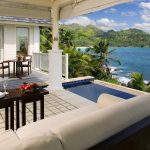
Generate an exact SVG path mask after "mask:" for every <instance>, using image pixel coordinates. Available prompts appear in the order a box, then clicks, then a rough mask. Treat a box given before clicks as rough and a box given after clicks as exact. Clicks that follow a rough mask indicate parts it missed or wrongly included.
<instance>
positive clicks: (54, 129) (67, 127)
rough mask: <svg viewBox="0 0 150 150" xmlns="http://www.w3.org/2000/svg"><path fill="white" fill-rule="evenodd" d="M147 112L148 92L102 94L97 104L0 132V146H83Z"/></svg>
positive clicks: (66, 149) (41, 149) (74, 149)
mask: <svg viewBox="0 0 150 150" xmlns="http://www.w3.org/2000/svg"><path fill="white" fill-rule="evenodd" d="M149 115H150V94H143V95H141V96H137V97H134V98H131V99H129V100H124V99H121V98H118V97H115V96H111V95H108V94H103V95H101V96H100V98H99V99H98V102H97V104H93V105H91V106H86V107H83V108H79V109H76V110H73V111H70V112H66V113H63V114H59V115H56V116H53V117H50V118H47V119H43V120H40V121H37V122H35V123H31V124H29V125H26V126H24V127H21V128H19V129H18V130H17V131H16V132H13V131H11V130H9V131H6V132H4V133H1V136H0V149H1V150H85V149H88V148H90V147H92V146H94V145H96V144H98V143H100V142H102V141H104V140H106V139H107V138H109V137H110V136H112V135H114V134H116V133H118V132H120V131H122V130H123V129H125V128H127V127H129V126H131V125H132V124H134V123H136V122H138V121H140V120H142V119H143V118H145V117H147V116H149Z"/></svg>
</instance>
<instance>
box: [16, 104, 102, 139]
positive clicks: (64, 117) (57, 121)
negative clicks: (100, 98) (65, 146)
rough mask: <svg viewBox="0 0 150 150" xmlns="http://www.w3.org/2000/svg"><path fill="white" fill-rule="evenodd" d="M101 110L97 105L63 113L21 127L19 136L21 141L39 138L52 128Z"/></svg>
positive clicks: (18, 132)
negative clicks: (34, 137) (32, 137)
mask: <svg viewBox="0 0 150 150" xmlns="http://www.w3.org/2000/svg"><path fill="white" fill-rule="evenodd" d="M97 109H99V108H98V106H97V105H91V106H87V107H84V108H80V109H75V110H72V111H69V112H66V113H62V114H59V115H55V116H52V117H50V118H46V119H44V120H40V121H37V122H34V123H32V124H29V125H26V126H24V127H21V128H19V129H18V130H17V135H18V136H19V138H20V139H22V138H26V137H31V136H35V135H36V136H39V135H40V134H43V133H44V132H45V133H46V132H49V131H50V130H51V128H53V127H56V126H59V125H61V124H64V123H65V122H69V121H71V120H73V119H75V118H77V117H79V116H84V115H87V114H88V113H91V112H92V111H95V110H97ZM39 131H40V132H39Z"/></svg>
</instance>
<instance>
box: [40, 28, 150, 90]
mask: <svg viewBox="0 0 150 150" xmlns="http://www.w3.org/2000/svg"><path fill="white" fill-rule="evenodd" d="M74 27H75V28H72V26H61V28H60V43H59V46H60V48H61V49H63V53H68V55H69V77H71V78H72V77H79V76H88V75H91V76H94V77H95V78H97V79H101V80H105V81H108V82H111V83H115V84H119V82H118V81H117V79H115V78H112V75H111V72H110V69H109V65H110V64H111V63H112V62H113V63H118V64H120V61H119V60H118V59H116V58H114V57H112V55H111V54H112V53H113V52H114V51H115V49H112V50H109V46H110V43H111V45H113V42H112V40H114V39H115V38H114V37H115V34H116V33H117V32H115V31H109V32H107V33H106V32H105V33H104V32H102V31H101V30H99V29H98V28H96V27H94V26H87V27H85V29H84V30H83V29H82V28H81V26H79V25H74ZM68 28H69V30H67V29H68ZM132 31H133V29H131V30H130V31H129V30H128V31H122V32H123V33H124V34H122V32H121V31H120V32H118V33H117V35H118V34H121V35H122V36H123V37H125V36H124V35H125V34H126V33H127V32H128V36H129V35H130V33H132V34H133V32H132ZM40 33H41V35H40V41H41V44H40V49H41V52H43V53H47V50H49V49H51V47H52V34H51V29H50V28H43V27H41V29H40ZM135 33H136V36H137V37H139V35H140V34H142V35H143V39H144V41H145V42H147V37H149V35H147V34H146V33H144V32H142V31H139V30H135V32H134V34H135ZM110 34H112V35H113V36H109V35H110ZM134 34H133V35H134ZM100 35H103V36H102V37H105V39H104V38H103V39H102V38H99V36H100ZM106 35H107V36H106ZM133 35H132V36H131V38H132V39H134V38H133V37H134V36H133ZM89 36H91V37H89ZM123 37H122V38H123ZM113 38H114V39H113ZM126 38H127V39H130V38H128V37H127V36H126ZM108 39H109V40H108ZM120 39H121V36H120ZM120 39H118V40H120ZM108 41H109V42H108ZM133 41H134V40H133ZM138 41H139V40H138ZM87 42H88V44H90V46H91V48H89V49H88V50H87V51H86V52H82V51H80V50H77V48H76V47H77V46H89V45H88V44H87ZM117 43H118V42H115V44H117ZM121 43H123V42H122V41H120V44H121ZM127 43H128V42H127ZM133 43H134V42H132V43H131V44H133ZM136 43H139V42H136ZM85 44H87V45H85ZM142 44H143V45H141V46H148V45H145V44H146V43H142ZM133 45H134V44H133ZM133 45H132V46H133ZM115 46H116V45H115ZM131 79H132V80H131V81H130V82H129V83H128V86H129V87H131V88H134V89H138V90H142V91H147V92H150V84H147V85H146V84H144V81H143V74H139V73H136V72H133V73H132V74H131Z"/></svg>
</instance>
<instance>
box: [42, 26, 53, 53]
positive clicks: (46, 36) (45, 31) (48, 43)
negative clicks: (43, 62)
mask: <svg viewBox="0 0 150 150" xmlns="http://www.w3.org/2000/svg"><path fill="white" fill-rule="evenodd" d="M51 48H52V32H51V29H50V28H45V27H41V28H40V50H41V52H42V53H47V52H48V51H47V50H49V49H51Z"/></svg>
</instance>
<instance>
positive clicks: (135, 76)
mask: <svg viewBox="0 0 150 150" xmlns="http://www.w3.org/2000/svg"><path fill="white" fill-rule="evenodd" d="M128 86H129V87H131V88H134V89H137V90H141V91H145V84H144V79H143V74H139V73H137V72H132V73H131V81H130V82H129V83H128Z"/></svg>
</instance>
